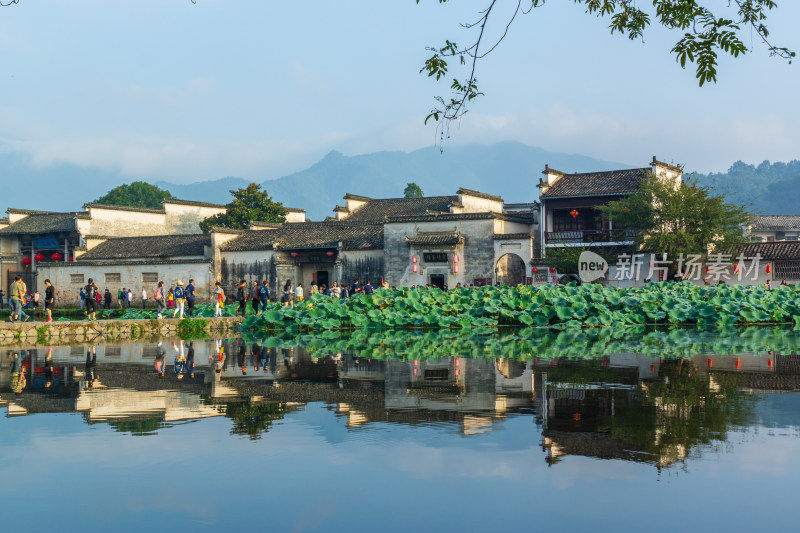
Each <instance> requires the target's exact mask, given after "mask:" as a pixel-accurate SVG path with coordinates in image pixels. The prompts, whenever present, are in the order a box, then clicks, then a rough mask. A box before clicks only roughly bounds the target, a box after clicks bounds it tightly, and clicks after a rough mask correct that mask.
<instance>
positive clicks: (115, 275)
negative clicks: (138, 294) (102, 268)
mask: <svg viewBox="0 0 800 533" xmlns="http://www.w3.org/2000/svg"><path fill="white" fill-rule="evenodd" d="M105 279H106V284H109V283H120V282H121V281H122V276H121V275H120V273H119V272H106V275H105Z"/></svg>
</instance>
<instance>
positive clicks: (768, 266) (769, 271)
mask: <svg viewBox="0 0 800 533" xmlns="http://www.w3.org/2000/svg"><path fill="white" fill-rule="evenodd" d="M771 272H772V265H767V274H769V273H771Z"/></svg>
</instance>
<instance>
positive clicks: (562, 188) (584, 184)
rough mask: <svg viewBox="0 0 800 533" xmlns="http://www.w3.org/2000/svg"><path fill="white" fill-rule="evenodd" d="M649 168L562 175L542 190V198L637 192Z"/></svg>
mask: <svg viewBox="0 0 800 533" xmlns="http://www.w3.org/2000/svg"><path fill="white" fill-rule="evenodd" d="M649 172H650V169H649V168H630V169H625V170H609V171H606V172H583V173H580V174H564V176H562V177H561V178H559V179H558V180H557V181H556V182H555V183H554V184H553V185H551V186H550V187H548V188H546V189H544V188H543V190H542V193H541V194H540V196H541V197H543V198H557V197H569V196H599V195H612V194H628V193H631V192H635V191H637V190H639V181H640V180H641V179H642V178H644V177H645V176H646V175H647V174H648V173H649Z"/></svg>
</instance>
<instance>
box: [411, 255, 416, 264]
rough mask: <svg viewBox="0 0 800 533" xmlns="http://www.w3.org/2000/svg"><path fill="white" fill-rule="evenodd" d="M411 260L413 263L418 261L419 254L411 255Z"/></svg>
mask: <svg viewBox="0 0 800 533" xmlns="http://www.w3.org/2000/svg"><path fill="white" fill-rule="evenodd" d="M411 262H412V263H416V262H417V256H416V255H412V256H411Z"/></svg>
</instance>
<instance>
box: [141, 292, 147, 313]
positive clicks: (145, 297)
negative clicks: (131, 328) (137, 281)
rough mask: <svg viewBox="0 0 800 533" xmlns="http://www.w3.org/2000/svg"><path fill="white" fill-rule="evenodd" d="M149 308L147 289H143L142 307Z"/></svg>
mask: <svg viewBox="0 0 800 533" xmlns="http://www.w3.org/2000/svg"><path fill="white" fill-rule="evenodd" d="M145 308H147V290H146V289H142V309H145Z"/></svg>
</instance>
